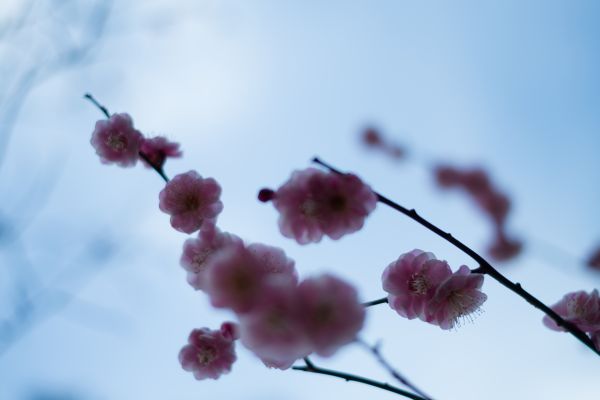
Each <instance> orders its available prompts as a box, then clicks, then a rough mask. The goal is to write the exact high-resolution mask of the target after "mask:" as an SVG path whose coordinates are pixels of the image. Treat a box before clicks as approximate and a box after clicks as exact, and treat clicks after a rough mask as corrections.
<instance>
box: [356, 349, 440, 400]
mask: <svg viewBox="0 0 600 400" xmlns="http://www.w3.org/2000/svg"><path fill="white" fill-rule="evenodd" d="M358 343H359V344H360V345H362V346H363V347H364V348H366V349H367V350H368V351H370V352H371V353H372V354H373V356H375V359H376V360H377V362H379V364H381V366H382V367H383V368H385V369H386V370H387V371H388V372H389V373H390V375H392V376H393V377H394V378H395V379H397V380H398V381H400V383H402V384H403V385H404V386H406V387H407V388H409V389H410V390H412V391H413V392H415V393H417V394H418V395H419V396H422V397H423V398H425V399H428V400H433V399H432V398H431V396H429V395H427V394H425V392H423V391H422V390H420V389H419V388H417V387H416V386H415V385H414V384H412V383H411V382H410V381H409V380H408V379H406V377H404V376H403V375H402V374H401V373H400V372H399V371H398V370H397V369H395V368H394V367H392V366H391V365H390V363H389V362H387V360H386V359H385V358H384V357H383V356H382V355H381V352H380V351H379V348H380V345H379V344H376V345H375V346H369V344H367V343H366V342H365V341H363V340H360V339H359V340H358Z"/></svg>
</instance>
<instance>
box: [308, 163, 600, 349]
mask: <svg viewBox="0 0 600 400" xmlns="http://www.w3.org/2000/svg"><path fill="white" fill-rule="evenodd" d="M313 162H315V163H317V164H319V165H321V166H323V167H325V168H327V169H329V170H330V171H332V172H335V173H338V174H343V172H341V171H340V170H338V169H336V168H334V167H332V166H330V165H329V164H327V163H325V162H323V161H321V160H320V159H318V158H314V159H313ZM374 193H375V195H376V196H377V199H378V200H379V202H381V203H383V204H385V205H386V206H388V207H390V208H393V209H394V210H396V211H398V212H400V213H402V214H404V215H406V216H407V217H409V218H411V219H412V220H414V221H416V222H418V223H419V224H421V225H423V226H424V227H425V228H427V229H429V230H430V231H432V232H433V233H435V234H436V235H438V236H440V237H441V238H443V239H445V240H446V241H448V242H450V243H451V244H453V245H454V246H455V247H456V248H458V249H459V250H461V251H462V252H463V253H465V254H466V255H468V256H469V257H471V258H472V259H473V260H475V262H476V263H477V264H478V265H479V268H478V269H476V270H475V271H476V272H478V273H483V274H486V275H489V276H490V277H492V278H493V279H495V280H496V281H497V282H499V283H500V284H501V285H503V286H504V287H506V288H507V289H509V290H511V291H513V292H514V293H516V294H517V295H519V296H521V297H522V298H523V299H525V300H526V301H527V302H528V303H529V304H531V305H532V306H534V307H535V308H537V309H539V310H541V311H542V312H544V313H545V314H546V315H548V316H549V317H550V318H552V319H553V320H554V321H555V322H556V324H557V325H558V326H560V327H563V328H564V329H566V330H567V331H568V332H569V333H570V334H571V335H573V336H575V337H576V338H577V339H579V341H580V342H581V343H583V344H585V345H586V346H587V347H588V348H589V349H590V350H592V351H593V352H594V353H596V354H597V355H599V356H600V350H598V349H596V347H595V346H594V342H592V340H591V339H590V338H589V336H588V335H586V334H585V333H584V332H583V331H581V330H580V329H579V328H578V327H577V326H576V325H575V324H573V323H571V322H569V321H566V320H564V319H563V318H562V317H561V316H560V315H558V314H557V313H556V312H555V311H554V310H552V309H551V308H550V307H548V306H547V305H545V304H544V303H542V302H541V301H540V300H538V299H537V298H536V297H534V296H533V295H531V294H530V293H529V292H527V291H526V290H525V289H523V287H522V286H521V284H520V283H518V282H517V283H513V282H511V281H510V280H509V279H508V278H507V277H505V276H504V275H502V274H501V273H500V272H499V271H498V270H497V269H495V268H494V267H492V265H491V264H490V263H489V262H487V261H486V260H485V259H484V258H483V257H482V256H481V255H479V254H478V253H477V252H475V250H473V249H471V248H470V247H468V246H467V245H465V244H464V243H463V242H461V241H460V240H458V239H456V238H455V237H454V236H452V235H451V234H450V233H448V232H445V231H443V230H442V229H440V228H438V227H437V226H435V225H434V224H432V223H431V222H429V221H428V220H426V219H425V218H423V217H421V216H420V215H419V214H417V211H415V209H410V210H409V209H408V208H406V207H403V206H401V205H400V204H398V203H395V202H393V201H392V200H390V199H388V198H387V197H385V196H382V195H381V194H379V193H377V192H374Z"/></svg>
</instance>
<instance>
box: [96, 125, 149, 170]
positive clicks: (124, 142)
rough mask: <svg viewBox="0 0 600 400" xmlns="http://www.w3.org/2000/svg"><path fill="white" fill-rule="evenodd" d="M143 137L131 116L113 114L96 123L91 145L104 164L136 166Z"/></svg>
mask: <svg viewBox="0 0 600 400" xmlns="http://www.w3.org/2000/svg"><path fill="white" fill-rule="evenodd" d="M142 140H143V136H142V134H141V133H140V132H139V131H137V130H136V129H135V128H134V127H133V120H132V119H131V117H130V116H129V114H125V113H123V114H113V115H111V117H110V118H109V119H101V120H99V121H98V122H96V127H95V129H94V132H93V133H92V139H91V141H90V143H91V144H92V146H93V147H94V149H96V153H97V154H98V156H99V157H100V161H102V163H104V164H117V165H119V166H121V167H131V166H133V165H135V163H136V162H137V160H138V157H139V151H140V146H141V144H142Z"/></svg>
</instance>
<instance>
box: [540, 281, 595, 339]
mask: <svg viewBox="0 0 600 400" xmlns="http://www.w3.org/2000/svg"><path fill="white" fill-rule="evenodd" d="M552 309H553V310H554V312H556V313H557V314H558V315H560V316H561V317H562V318H563V319H565V320H566V321H568V322H571V323H573V324H575V325H577V327H578V328H579V329H581V330H582V331H584V332H594V331H598V330H600V297H599V296H598V290H597V289H594V290H593V291H592V292H591V293H589V294H588V293H587V292H585V291H583V290H580V291H578V292H571V293H567V294H566V295H564V296H563V298H562V299H561V300H560V301H559V302H558V303H556V304H554V305H553V306H552ZM543 321H544V325H546V326H547V327H548V328H550V329H552V330H555V331H564V330H565V329H564V328H562V327H560V326H558V325H557V324H556V322H554V320H553V319H552V318H550V317H549V316H545V317H544V320H543Z"/></svg>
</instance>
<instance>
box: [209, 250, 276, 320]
mask: <svg viewBox="0 0 600 400" xmlns="http://www.w3.org/2000/svg"><path fill="white" fill-rule="evenodd" d="M207 271H208V273H207V274H206V277H207V278H208V279H207V284H206V285H205V291H206V292H207V293H208V295H209V297H210V300H211V303H212V305H213V306H214V307H218V308H229V309H231V310H233V311H234V312H236V313H244V312H248V311H250V310H251V309H252V308H253V307H254V306H255V304H256V303H257V302H258V301H259V300H260V297H261V294H262V291H263V286H264V284H265V280H266V278H265V276H266V275H267V272H266V270H265V269H264V268H263V266H262V265H261V264H260V263H259V262H258V261H257V259H256V258H255V257H253V256H252V254H251V253H250V252H249V251H248V250H247V249H246V248H245V247H244V246H243V245H237V244H235V245H232V246H227V247H226V248H224V249H223V250H222V251H219V252H218V254H216V255H215V256H214V257H212V258H211V260H210V262H209V265H208V267H207Z"/></svg>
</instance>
